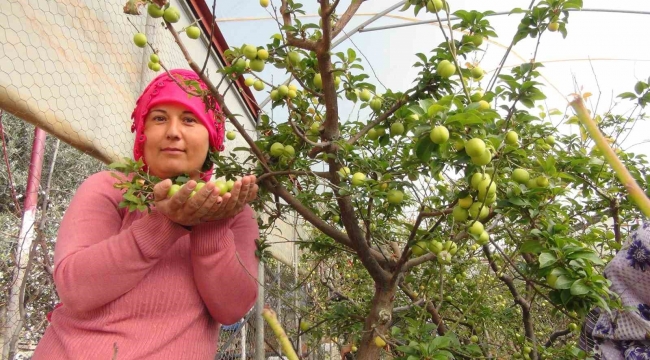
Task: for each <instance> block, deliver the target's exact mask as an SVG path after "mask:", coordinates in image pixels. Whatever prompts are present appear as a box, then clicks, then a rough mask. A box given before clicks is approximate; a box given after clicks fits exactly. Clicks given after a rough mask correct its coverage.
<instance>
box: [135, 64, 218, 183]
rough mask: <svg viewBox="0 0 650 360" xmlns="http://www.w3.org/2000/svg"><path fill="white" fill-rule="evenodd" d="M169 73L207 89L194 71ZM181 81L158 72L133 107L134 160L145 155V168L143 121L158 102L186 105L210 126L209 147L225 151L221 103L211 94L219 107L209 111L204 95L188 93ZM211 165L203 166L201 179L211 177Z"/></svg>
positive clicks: (191, 90) (145, 138)
mask: <svg viewBox="0 0 650 360" xmlns="http://www.w3.org/2000/svg"><path fill="white" fill-rule="evenodd" d="M169 73H170V74H171V75H172V76H173V77H174V78H175V79H176V81H177V82H178V84H180V85H182V86H184V87H185V88H186V89H187V90H188V91H190V92H193V93H195V92H196V88H195V87H194V85H193V84H187V83H186V82H188V81H192V82H196V83H198V84H199V86H200V88H201V89H202V90H205V89H207V86H206V85H205V83H204V82H203V81H202V80H201V78H199V76H198V75H197V74H196V73H195V72H194V71H191V70H185V69H174V70H170V71H169ZM178 84H177V83H176V82H175V81H174V79H172V78H171V77H170V76H169V75H168V74H167V73H163V74H161V75H158V76H157V77H156V78H155V79H153V80H152V81H151V82H150V83H149V85H147V87H146V88H145V89H144V91H143V92H142V94H141V95H140V97H139V98H138V100H137V101H136V103H135V104H136V105H135V109H134V110H133V114H131V119H132V120H133V125H131V132H135V141H134V143H133V158H134V159H135V160H139V159H141V158H142V160H143V162H144V163H145V169H144V170H145V171H146V166H147V165H146V164H147V160H146V159H144V157H143V156H144V143H145V141H146V140H147V137H146V136H145V135H144V123H145V120H146V118H147V115H148V114H149V111H150V110H151V109H152V108H153V107H154V106H156V105H160V104H170V103H172V104H178V105H182V106H185V107H186V108H187V109H188V110H189V111H191V112H192V113H193V114H194V115H195V116H196V117H197V118H198V119H199V120H200V121H201V123H202V124H203V126H205V128H206V129H208V134H209V141H210V151H223V149H224V146H223V141H224V132H225V126H224V117H223V113H222V112H221V108H220V107H219V105H218V104H217V103H216V101H213V100H212V98H211V97H208V99H210V102H211V105H213V106H214V107H215V108H216V110H207V111H206V109H207V107H206V104H205V103H204V101H203V99H202V98H201V97H198V96H190V95H188V94H187V92H186V91H185V90H183V89H182V88H181V87H180V86H179V85H178ZM212 168H213V166H212V165H211V166H210V169H208V170H207V171H205V170H204V169H201V170H202V172H201V179H203V180H205V181H208V180H209V179H210V177H211V176H212Z"/></svg>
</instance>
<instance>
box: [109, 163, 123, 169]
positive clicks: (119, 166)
mask: <svg viewBox="0 0 650 360" xmlns="http://www.w3.org/2000/svg"><path fill="white" fill-rule="evenodd" d="M126 166H127V165H126V164H125V163H122V162H114V163H111V164H110V165H108V167H109V168H111V169H116V170H117V169H125V168H126Z"/></svg>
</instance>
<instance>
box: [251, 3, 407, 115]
mask: <svg viewBox="0 0 650 360" xmlns="http://www.w3.org/2000/svg"><path fill="white" fill-rule="evenodd" d="M404 4H406V0H403V1H400V2H398V3H397V4H395V5H393V6H391V7H389V8H387V9H386V10H384V11H382V12H380V13H377V14H376V15H375V16H373V17H371V18H370V19H368V20H366V21H364V22H363V23H362V24H361V25H359V26H357V27H355V28H354V29H352V30H351V31H349V32H343V34H344V36H342V37H340V38H339V39H338V40H336V41H334V42H333V43H332V46H331V48H332V49H334V48H335V47H337V46H338V45H339V44H341V43H342V42H343V41H345V40H347V39H348V38H349V37H351V36H352V35H354V34H356V33H357V32H359V31H360V30H361V29H363V28H364V27H366V26H368V25H370V24H372V23H373V22H375V21H376V20H378V19H379V18H381V17H383V16H384V15H386V14H388V13H389V12H391V11H393V10H395V9H397V8H398V7H400V6H402V5H404ZM289 82H291V77H289V78H288V79H287V80H285V81H284V84H285V85H289ZM269 101H271V97H270V96H269V97H267V98H266V99H264V101H262V102H261V103H260V109H261V108H263V107H264V106H266V104H268V103H269Z"/></svg>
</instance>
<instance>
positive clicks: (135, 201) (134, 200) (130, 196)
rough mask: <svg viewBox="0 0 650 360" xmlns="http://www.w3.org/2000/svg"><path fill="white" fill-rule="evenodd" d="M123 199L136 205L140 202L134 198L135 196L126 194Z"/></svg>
mask: <svg viewBox="0 0 650 360" xmlns="http://www.w3.org/2000/svg"><path fill="white" fill-rule="evenodd" d="M123 197H124V199H126V200H128V201H130V202H132V203H136V204H137V203H139V202H140V199H138V198H137V197H135V195H133V194H129V193H126V194H124V196H123Z"/></svg>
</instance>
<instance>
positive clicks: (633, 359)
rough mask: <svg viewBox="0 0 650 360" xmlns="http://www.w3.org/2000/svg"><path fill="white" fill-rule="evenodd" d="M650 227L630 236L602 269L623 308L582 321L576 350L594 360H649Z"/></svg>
mask: <svg viewBox="0 0 650 360" xmlns="http://www.w3.org/2000/svg"><path fill="white" fill-rule="evenodd" d="M649 275H650V223H649V222H643V224H641V225H640V226H639V228H638V229H636V230H634V231H633V232H631V233H630V235H629V237H628V239H627V241H626V242H625V243H624V244H623V246H622V248H621V250H620V251H619V252H618V253H617V254H616V256H615V257H614V259H612V261H610V263H609V264H607V266H606V267H605V277H607V279H608V280H609V281H611V282H612V284H611V286H610V290H612V291H613V292H615V293H616V294H617V295H618V296H619V297H620V301H621V305H622V306H623V308H621V309H612V311H611V313H610V312H607V311H604V310H602V309H600V308H595V309H594V310H592V311H591V312H590V313H589V314H588V315H587V318H586V319H585V322H584V325H583V330H582V333H581V336H580V348H582V349H583V350H585V351H587V352H589V353H590V356H592V357H593V358H594V359H598V360H628V359H629V360H644V359H646V360H647V359H650V276H649Z"/></svg>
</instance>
